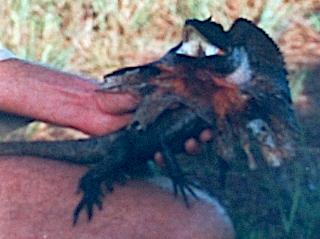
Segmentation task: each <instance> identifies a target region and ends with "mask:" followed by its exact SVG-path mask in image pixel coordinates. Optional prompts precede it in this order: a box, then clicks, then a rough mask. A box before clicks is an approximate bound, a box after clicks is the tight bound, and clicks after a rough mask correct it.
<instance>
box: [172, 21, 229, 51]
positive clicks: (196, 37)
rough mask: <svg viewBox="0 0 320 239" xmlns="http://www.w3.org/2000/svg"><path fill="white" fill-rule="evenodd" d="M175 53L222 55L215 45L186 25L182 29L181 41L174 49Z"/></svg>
mask: <svg viewBox="0 0 320 239" xmlns="http://www.w3.org/2000/svg"><path fill="white" fill-rule="evenodd" d="M176 53H177V54H181V55H187V56H193V57H205V56H214V55H224V52H223V51H222V50H221V49H220V48H219V47H217V46H215V45H213V44H211V43H209V42H208V41H207V39H205V38H204V37H203V36H202V35H201V34H200V33H199V32H198V31H197V30H196V29H195V28H193V27H191V26H187V27H185V28H184V31H183V42H182V45H181V47H179V48H178V49H177V50H176Z"/></svg>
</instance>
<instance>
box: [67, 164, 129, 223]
mask: <svg viewBox="0 0 320 239" xmlns="http://www.w3.org/2000/svg"><path fill="white" fill-rule="evenodd" d="M101 167H102V165H99V164H98V165H97V166H95V167H94V168H92V169H90V170H89V171H88V172H87V173H86V174H85V175H84V176H82V178H81V179H80V181H79V185H78V192H82V193H83V196H82V198H81V200H80V202H79V203H78V205H77V206H76V208H75V209H74V211H73V225H74V226H75V225H76V224H77V222H78V219H79V216H80V213H81V211H82V210H85V211H86V214H87V217H88V221H91V219H92V217H93V211H94V207H95V206H96V207H97V208H98V209H99V210H102V201H103V197H104V195H105V193H104V191H103V189H102V187H101V186H102V184H104V185H105V186H106V188H107V191H108V192H112V191H113V185H114V183H119V184H124V183H125V181H126V179H127V177H126V175H125V173H124V172H123V171H122V169H121V168H112V169H111V168H106V167H104V168H101ZM106 169H108V170H106Z"/></svg>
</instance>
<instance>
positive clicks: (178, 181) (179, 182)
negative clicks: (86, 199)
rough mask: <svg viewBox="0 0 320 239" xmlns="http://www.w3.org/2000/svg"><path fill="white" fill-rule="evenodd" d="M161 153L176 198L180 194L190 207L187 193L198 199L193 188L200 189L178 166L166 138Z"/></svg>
mask: <svg viewBox="0 0 320 239" xmlns="http://www.w3.org/2000/svg"><path fill="white" fill-rule="evenodd" d="M161 151H162V154H163V158H164V161H165V168H166V170H167V173H168V175H169V177H170V179H171V181H172V185H173V190H174V195H175V197H176V196H177V195H178V193H181V195H182V197H183V201H184V203H185V204H186V206H187V207H189V200H188V195H187V192H189V193H190V194H191V195H192V196H193V197H194V198H196V199H198V196H197V195H196V193H195V192H194V191H193V189H192V187H197V188H198V187H199V186H198V185H196V184H195V183H193V182H190V181H189V180H188V178H187V175H186V173H184V172H183V171H182V169H181V167H180V165H179V164H178V162H177V160H176V158H175V155H174V153H173V152H172V150H171V148H170V146H169V145H168V143H167V141H166V140H165V139H164V138H161Z"/></svg>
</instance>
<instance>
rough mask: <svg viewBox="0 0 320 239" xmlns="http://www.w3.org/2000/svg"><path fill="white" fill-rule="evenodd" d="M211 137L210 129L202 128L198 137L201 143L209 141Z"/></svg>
mask: <svg viewBox="0 0 320 239" xmlns="http://www.w3.org/2000/svg"><path fill="white" fill-rule="evenodd" d="M212 139H213V133H212V130H210V129H205V130H203V131H202V132H201V134H200V137H199V140H200V141H201V142H202V143H207V142H209V141H211V140H212Z"/></svg>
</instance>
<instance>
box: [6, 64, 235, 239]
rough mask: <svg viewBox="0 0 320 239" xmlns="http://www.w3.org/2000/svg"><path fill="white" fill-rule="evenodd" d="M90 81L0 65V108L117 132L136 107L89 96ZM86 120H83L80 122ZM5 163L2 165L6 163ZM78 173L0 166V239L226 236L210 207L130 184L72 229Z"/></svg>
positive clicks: (34, 165) (46, 166)
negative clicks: (91, 216) (190, 203)
mask: <svg viewBox="0 0 320 239" xmlns="http://www.w3.org/2000/svg"><path fill="white" fill-rule="evenodd" d="M96 87H97V85H96V83H95V82H94V81H91V80H89V79H84V78H83V77H80V76H74V75H70V74H67V73H63V72H58V71H55V70H52V69H48V68H46V67H42V66H38V65H35V64H30V63H27V62H24V61H20V60H6V61H3V62H0V108H1V110H4V111H9V112H13V113H19V114H22V115H24V116H29V117H32V118H36V119H40V120H43V121H46V122H51V123H54V124H59V125H64V126H69V127H73V128H77V129H79V130H82V131H83V132H86V133H88V134H91V135H101V134H107V133H110V132H113V131H116V130H118V129H119V128H122V127H124V126H125V125H126V124H127V123H128V120H129V119H130V117H131V115H130V114H128V113H127V112H130V111H131V110H132V109H134V107H136V105H137V103H138V99H137V98H135V97H133V96H131V95H115V94H112V95H107V94H100V95H97V94H98V93H96V92H95V89H96ZM88 119H90V120H88ZM6 159H7V160H6ZM84 172H85V167H80V166H75V165H69V164H66V163H61V162H54V161H49V160H43V159H36V158H30V157H20V158H18V157H16V158H15V157H2V158H1V161H0V178H1V180H0V192H1V193H0V232H1V235H2V236H4V237H5V238H102V237H103V238H233V229H232V225H231V222H230V220H229V218H228V217H227V216H226V215H225V214H223V213H221V210H222V208H221V206H220V205H219V204H217V203H212V202H207V201H206V200H199V201H196V202H194V203H193V204H192V207H191V208H190V209H186V207H185V206H184V204H183V202H182V201H181V200H180V199H175V198H174V197H173V196H172V193H171V192H168V191H166V190H163V189H160V188H159V187H158V186H155V185H153V184H151V183H148V182H145V181H130V182H128V183H127V185H126V186H125V187H116V188H115V192H114V193H113V194H110V195H108V196H107V197H106V198H105V200H104V202H105V204H104V209H103V210H102V211H99V212H98V211H96V212H95V216H94V218H93V221H92V222H91V223H87V220H86V218H85V213H83V214H82V215H81V217H80V221H79V224H78V225H77V226H76V227H74V228H73V227H72V225H71V215H72V210H73V209H74V207H75V206H76V203H77V202H78V200H79V199H80V195H76V194H75V189H76V187H77V183H78V179H79V178H80V177H81V175H83V173H84Z"/></svg>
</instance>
